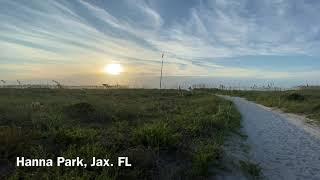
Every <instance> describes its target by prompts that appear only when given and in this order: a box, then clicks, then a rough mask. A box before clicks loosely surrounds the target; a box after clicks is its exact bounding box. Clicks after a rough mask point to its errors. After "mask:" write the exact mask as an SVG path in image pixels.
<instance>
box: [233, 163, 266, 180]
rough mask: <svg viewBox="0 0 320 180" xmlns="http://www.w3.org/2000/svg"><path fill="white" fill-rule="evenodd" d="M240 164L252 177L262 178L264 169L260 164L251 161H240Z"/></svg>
mask: <svg viewBox="0 0 320 180" xmlns="http://www.w3.org/2000/svg"><path fill="white" fill-rule="evenodd" d="M239 164H240V167H241V169H242V171H243V172H245V173H246V174H247V175H249V176H250V177H251V178H252V179H261V175H262V170H261V167H260V166H259V164H255V163H252V162H249V161H239Z"/></svg>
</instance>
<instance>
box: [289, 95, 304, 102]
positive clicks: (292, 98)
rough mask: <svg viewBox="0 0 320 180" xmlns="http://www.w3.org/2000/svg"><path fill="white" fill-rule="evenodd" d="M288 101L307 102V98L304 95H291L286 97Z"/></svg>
mask: <svg viewBox="0 0 320 180" xmlns="http://www.w3.org/2000/svg"><path fill="white" fill-rule="evenodd" d="M286 99H287V100H289V101H303V100H305V97H304V96H303V95H302V94H298V93H291V94H289V95H287V96H286Z"/></svg>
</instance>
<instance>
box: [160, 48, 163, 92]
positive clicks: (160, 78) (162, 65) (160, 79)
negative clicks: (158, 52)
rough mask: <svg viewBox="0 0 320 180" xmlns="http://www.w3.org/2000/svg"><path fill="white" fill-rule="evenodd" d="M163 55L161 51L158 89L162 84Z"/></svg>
mask: <svg viewBox="0 0 320 180" xmlns="http://www.w3.org/2000/svg"><path fill="white" fill-rule="evenodd" d="M163 56H164V53H162V56H161V74H160V89H161V85H162V69H163Z"/></svg>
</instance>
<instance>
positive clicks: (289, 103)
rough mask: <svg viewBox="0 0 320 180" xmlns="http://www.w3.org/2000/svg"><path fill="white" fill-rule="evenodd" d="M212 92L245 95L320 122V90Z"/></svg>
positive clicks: (253, 99) (267, 104)
mask: <svg viewBox="0 0 320 180" xmlns="http://www.w3.org/2000/svg"><path fill="white" fill-rule="evenodd" d="M210 91H211V92H215V93H221V94H227V95H231V96H239V97H244V98H246V99H248V100H250V101H255V102H257V103H259V104H263V105H265V106H268V107H276V108H280V109H281V110H283V111H285V112H290V113H296V114H301V115H306V116H307V117H308V118H311V119H314V120H316V122H318V123H320V90H317V89H303V90H290V91H220V90H210Z"/></svg>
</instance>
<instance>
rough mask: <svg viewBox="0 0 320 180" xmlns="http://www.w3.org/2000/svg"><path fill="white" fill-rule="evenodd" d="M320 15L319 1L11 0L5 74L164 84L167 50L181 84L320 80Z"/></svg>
mask: <svg viewBox="0 0 320 180" xmlns="http://www.w3.org/2000/svg"><path fill="white" fill-rule="evenodd" d="M319 17H320V1H317V0H259V1H257V0H188V1H186V0H161V1H160V0H70V1H65V0H50V1H40V0H1V1H0V79H4V80H6V81H8V82H12V83H15V82H16V79H19V80H22V81H24V82H26V83H27V82H33V83H37V82H38V83H39V82H50V81H51V80H52V79H55V80H59V81H61V82H63V83H65V84H100V83H106V82H112V83H115V82H117V83H118V82H120V83H123V84H125V83H128V84H130V83H131V84H140V85H141V86H148V85H146V84H149V87H156V86H157V85H158V80H157V78H158V76H159V74H160V66H161V54H162V53H163V52H164V68H163V74H164V76H165V78H164V83H166V81H167V83H168V84H171V85H177V84H180V83H189V84H190V83H195V82H197V83H199V82H203V83H217V82H222V83H223V82H228V83H232V82H234V83H236V84H237V83H238V82H242V83H245V84H247V85H250V84H253V83H261V84H263V83H266V82H271V81H272V82H276V83H277V84H278V85H279V86H281V85H287V86H293V85H300V84H303V83H311V84H312V83H313V84H320V78H319V77H320V60H319V58H320V18H319ZM111 63H117V64H121V65H122V67H123V72H122V73H121V74H120V75H117V76H115V75H111V74H106V73H105V72H103V69H104V67H105V66H106V65H108V64H111ZM195 79H197V80H195ZM169 81H170V82H169Z"/></svg>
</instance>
